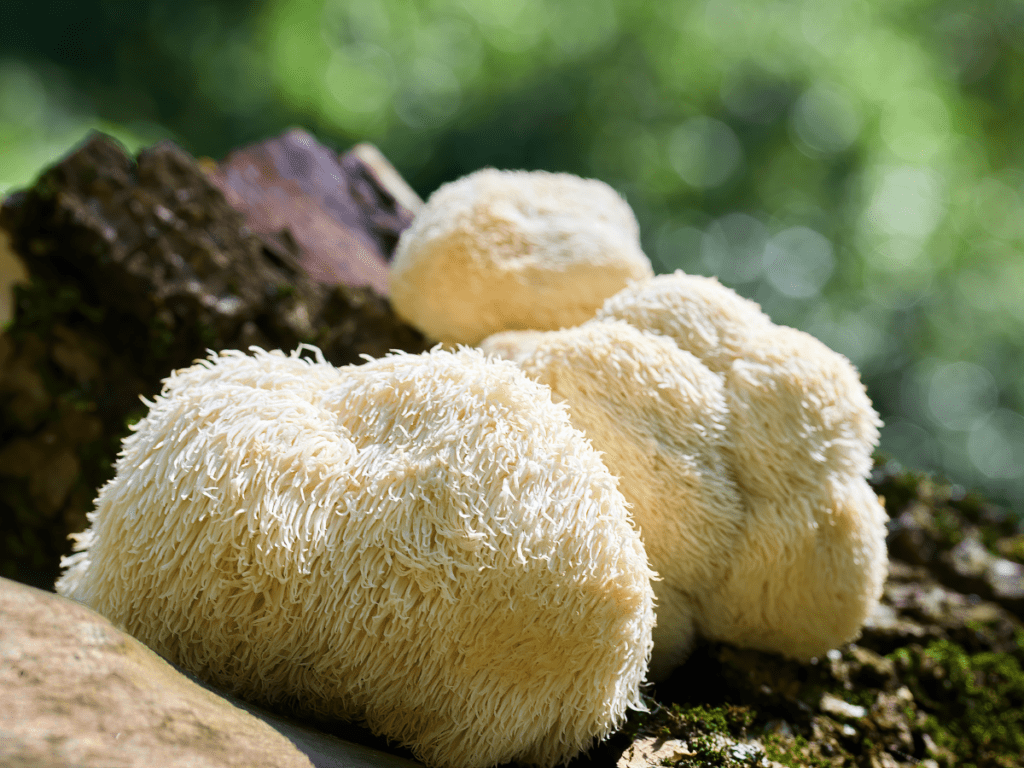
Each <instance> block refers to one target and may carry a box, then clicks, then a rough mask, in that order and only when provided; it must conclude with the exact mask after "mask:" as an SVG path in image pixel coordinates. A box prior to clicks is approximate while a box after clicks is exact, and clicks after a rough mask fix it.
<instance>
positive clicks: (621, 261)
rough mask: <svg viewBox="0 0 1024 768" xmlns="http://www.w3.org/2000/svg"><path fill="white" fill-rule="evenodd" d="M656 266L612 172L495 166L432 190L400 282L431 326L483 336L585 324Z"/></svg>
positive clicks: (395, 266)
mask: <svg viewBox="0 0 1024 768" xmlns="http://www.w3.org/2000/svg"><path fill="white" fill-rule="evenodd" d="M652 274H653V271H652V269H651V263H650V260H649V259H648V258H647V256H646V255H644V253H643V251H642V250H641V249H640V239H639V226H638V224H637V221H636V217H635V216H634V215H633V211H632V209H631V208H630V207H629V205H628V204H627V203H626V201H625V200H623V199H622V198H621V197H620V196H619V195H618V193H616V192H615V190H613V189H612V188H611V187H609V186H608V185H607V184H605V183H604V182H601V181H597V180H596V179H581V178H579V177H578V176H573V175H571V174H567V173H548V172H545V171H497V170H494V169H492V168H488V169H484V170H480V171H477V172H475V173H472V174H470V175H468V176H465V177H463V178H461V179H459V180H457V181H454V182H451V183H449V184H445V185H443V186H441V187H440V188H439V189H438V190H436V191H435V192H434V194H432V195H431V196H430V199H429V200H427V203H426V205H425V206H424V207H423V208H422V209H421V210H420V211H419V212H418V213H417V214H416V217H415V218H414V219H413V223H412V226H410V227H409V229H407V230H405V231H404V232H403V233H402V236H401V239H400V240H399V243H398V247H397V249H396V251H395V257H394V260H393V261H392V265H391V275H390V291H391V301H392V304H393V306H394V308H395V311H396V312H397V313H398V314H399V315H400V316H401V317H402V318H404V319H405V320H406V321H408V322H409V323H410V324H411V325H413V326H415V327H416V328H418V329H419V330H420V331H422V332H423V333H424V334H426V335H427V336H429V337H431V338H434V339H437V340H439V341H444V342H448V343H464V344H476V343H477V342H479V341H480V340H481V339H483V338H484V337H486V336H489V335H490V334H492V333H496V332H498V331H503V330H511V329H526V328H533V329H538V330H553V329H557V328H564V327H569V326H573V325H578V324H579V323H582V322H584V321H586V320H588V319H590V318H591V317H593V315H594V313H595V312H596V311H597V310H598V309H599V308H600V307H601V304H602V302H603V301H604V300H605V299H606V298H607V297H609V296H611V295H612V294H614V293H615V292H616V291H618V290H619V289H621V288H623V287H625V285H626V284H627V283H628V282H629V281H630V280H635V279H640V278H647V277H650V276H651V275H652Z"/></svg>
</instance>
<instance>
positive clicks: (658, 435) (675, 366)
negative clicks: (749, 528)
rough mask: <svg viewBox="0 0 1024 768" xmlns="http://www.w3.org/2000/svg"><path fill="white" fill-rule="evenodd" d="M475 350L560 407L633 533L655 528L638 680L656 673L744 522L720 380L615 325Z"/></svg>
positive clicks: (668, 346)
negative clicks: (646, 660)
mask: <svg viewBox="0 0 1024 768" xmlns="http://www.w3.org/2000/svg"><path fill="white" fill-rule="evenodd" d="M482 348H483V350H484V351H485V352H487V353H488V354H497V355H501V356H505V357H508V358H510V359H513V360H515V361H516V362H517V363H518V364H519V365H520V367H522V369H523V371H524V372H525V373H526V374H527V375H528V376H530V377H531V378H533V379H535V380H536V381H539V382H541V383H542V384H547V385H548V386H550V387H551V389H552V394H553V396H554V397H555V399H556V400H562V401H564V402H566V403H567V404H568V405H569V409H570V418H571V419H572V423H573V425H574V426H575V427H577V428H578V429H580V430H582V431H583V432H584V434H586V435H587V437H589V438H590V440H591V441H592V442H593V445H594V447H595V448H597V449H598V450H599V451H601V452H602V454H603V455H604V460H605V464H606V465H607V466H608V468H609V469H611V471H612V472H613V473H614V474H617V475H618V476H619V477H620V483H619V488H620V489H621V490H622V495H623V496H625V497H626V501H628V502H629V503H630V505H631V506H632V514H633V519H634V520H635V521H636V523H637V524H638V525H639V526H640V529H641V531H647V532H656V533H655V534H654V535H648V536H645V537H644V546H645V549H646V550H647V555H648V557H649V558H650V562H651V565H652V567H653V568H654V569H655V570H656V571H657V572H658V574H659V575H660V577H661V580H659V581H656V582H655V584H654V593H655V597H656V598H657V608H656V612H657V617H658V623H657V626H656V627H655V630H654V653H653V656H652V658H651V665H650V668H649V672H648V675H649V677H650V678H651V679H655V680H657V679H661V678H664V677H666V676H667V675H668V673H669V672H671V671H672V669H673V668H674V667H676V666H678V665H679V664H680V663H681V662H682V661H683V660H684V659H685V657H686V655H687V654H688V653H689V651H690V648H691V644H692V639H693V635H694V626H693V613H694V609H695V607H696V606H697V605H699V602H700V599H701V597H702V596H703V595H705V594H707V593H708V592H709V591H710V590H712V589H713V587H714V586H715V585H716V584H718V583H719V582H720V581H721V580H722V578H723V576H724V575H725V567H726V565H727V564H728V563H729V561H730V560H732V559H733V557H734V554H735V552H736V548H737V546H738V538H739V534H740V531H741V529H742V526H743V523H744V514H745V513H744V509H743V503H742V500H741V498H740V494H739V491H738V490H737V488H736V485H735V483H734V482H733V480H732V469H731V467H730V466H729V462H728V460H727V458H726V456H727V454H726V449H727V440H728V438H727V428H728V423H729V412H728V409H727V407H726V399H725V394H724V392H723V388H722V379H721V377H720V376H719V375H718V374H715V373H712V372H711V371H710V370H708V369H707V368H706V367H705V366H704V365H702V364H701V362H700V360H698V359H697V358H696V357H695V356H694V355H692V354H690V353H689V352H684V351H682V350H680V349H679V348H678V347H677V346H676V345H675V344H674V343H673V342H672V340H671V339H666V338H664V337H661V336H655V335H653V334H648V333H645V332H642V331H639V330H637V329H636V328H634V327H632V326H630V325H627V324H626V323H622V322H589V323H585V324H583V325H582V326H579V327H577V328H571V329H567V330H561V331H551V332H547V333H537V332H531V331H507V332H504V333H500V334H496V335H495V336H492V337H490V338H488V339H486V340H485V341H484V342H483V344H482Z"/></svg>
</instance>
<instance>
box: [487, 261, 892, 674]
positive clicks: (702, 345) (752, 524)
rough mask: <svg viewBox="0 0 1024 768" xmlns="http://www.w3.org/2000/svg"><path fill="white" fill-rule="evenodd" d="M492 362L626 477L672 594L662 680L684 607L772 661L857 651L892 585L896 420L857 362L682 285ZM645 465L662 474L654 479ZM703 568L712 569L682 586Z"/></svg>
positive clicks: (619, 301) (685, 280)
mask: <svg viewBox="0 0 1024 768" xmlns="http://www.w3.org/2000/svg"><path fill="white" fill-rule="evenodd" d="M622 324H628V325H630V326H633V327H634V328H635V329H636V330H637V333H638V334H639V335H633V336H630V335H629V334H627V333H625V332H623V331H622V330H621V328H620V326H621V325H622ZM641 331H642V332H643V333H642V334H640V332H641ZM642 336H647V337H648V338H653V339H657V340H658V342H659V343H660V344H662V345H665V344H668V345H669V346H670V347H671V348H672V350H674V354H669V353H668V352H664V351H663V352H661V353H658V354H653V353H652V347H653V345H652V343H651V341H647V340H642ZM610 339H615V342H614V344H613V345H612V346H613V347H615V349H616V350H617V351H615V352H614V353H612V352H611V351H610V349H611V347H609V341H608V340H610ZM482 346H483V348H484V349H485V350H487V351H488V352H490V353H492V354H496V355H500V356H503V357H506V358H509V359H511V360H514V361H515V362H516V363H517V364H519V365H520V366H521V367H522V368H523V369H524V370H525V371H526V372H527V373H528V374H529V375H531V376H533V377H535V378H537V379H538V380H540V381H543V382H544V383H546V384H548V385H549V386H551V388H552V390H553V392H554V393H555V395H556V397H558V398H559V399H561V400H563V401H565V402H566V403H567V404H568V405H569V408H570V414H571V418H572V419H573V422H574V423H575V424H576V425H577V426H579V427H580V428H581V429H582V430H583V431H584V432H586V433H587V435H588V436H589V437H591V439H592V440H593V441H594V445H595V446H596V447H597V448H598V449H599V450H601V451H602V452H603V453H604V457H605V461H606V463H607V464H608V467H609V469H610V470H611V471H612V473H613V474H616V475H619V476H620V477H622V478H623V486H622V487H623V492H624V494H625V495H626V498H627V500H628V501H629V502H630V503H631V505H632V506H633V513H634V515H635V516H636V520H637V523H638V525H639V526H640V528H641V530H642V532H643V535H644V539H645V542H646V544H647V552H648V555H649V556H650V558H651V565H652V567H654V568H655V570H656V571H658V572H659V573H660V574H661V575H662V576H663V577H664V579H665V583H664V584H662V585H658V586H656V591H657V592H658V596H659V607H658V612H659V616H658V620H659V627H658V628H656V630H655V638H656V641H655V649H654V656H653V658H652V666H651V672H652V675H653V676H654V677H659V676H664V675H665V674H666V673H667V672H668V671H670V669H671V667H672V666H673V665H675V664H676V663H678V661H679V660H681V658H682V655H683V654H682V651H683V649H684V648H685V647H686V646H687V645H688V644H689V639H690V638H689V634H687V632H686V630H685V627H684V624H683V623H682V622H680V620H679V614H680V612H681V610H682V609H681V608H677V607H675V606H674V603H675V602H680V603H681V602H682V601H684V600H687V599H688V600H690V601H691V602H692V605H691V609H690V612H691V615H692V621H693V627H694V629H695V630H696V631H697V632H699V633H700V634H702V635H703V636H705V637H708V638H710V639H716V640H724V641H728V642H732V643H735V644H737V645H741V646H746V647H750V648H756V649H759V650H768V651H776V652H779V653H782V654H785V655H788V656H793V657H797V658H810V657H813V656H818V655H821V654H823V653H825V652H826V651H828V650H829V649H831V648H834V647H836V646H838V645H841V644H842V643H844V642H846V641H848V640H850V639H852V638H853V637H855V636H856V635H857V633H858V632H859V630H860V627H861V625H862V624H863V622H864V620H865V619H866V618H867V616H868V615H869V613H870V612H871V610H872V609H873V608H874V606H875V605H876V604H877V602H878V598H879V596H880V595H881V590H882V585H883V582H884V580H885V573H886V568H887V557H886V551H885V521H886V515H885V511H884V508H883V506H882V504H881V502H880V500H879V499H878V497H877V496H876V495H875V494H874V493H873V492H872V491H871V489H870V487H869V486H868V484H867V475H868V472H869V470H870V467H871V452H872V450H873V448H874V446H875V445H876V444H877V441H878V427H879V426H880V422H879V419H878V415H877V414H876V413H875V411H874V409H873V408H872V407H871V402H870V400H869V399H868V397H867V394H866V392H865V390H864V386H863V384H862V383H861V382H860V379H859V377H858V375H857V372H856V370H855V369H854V368H853V366H852V365H851V364H850V363H849V361H848V360H846V358H844V357H843V356H842V355H839V354H837V353H835V352H833V351H832V350H830V349H829V348H828V347H826V346H825V345H824V344H822V343H821V342H820V341H818V340H817V339H815V338H813V337H812V336H810V335H808V334H806V333H803V332H801V331H798V330H795V329H792V328H786V327H782V326H777V325H775V324H774V323H772V322H771V320H770V319H769V318H768V317H767V316H766V315H765V314H764V313H762V312H761V310H760V308H759V307H758V306H757V305H756V304H754V303H753V302H750V301H747V300H746V299H743V298H741V297H740V296H738V295H737V294H736V293H734V292H733V291H731V290H729V289H727V288H725V287H723V286H722V285H720V284H719V283H718V281H717V280H714V279H713V278H703V277H695V276H691V275H685V274H683V273H681V272H677V273H676V274H673V275H661V276H658V277H656V278H653V279H651V280H647V281H639V282H636V283H633V284H631V285H630V286H629V287H627V288H625V289H623V290H622V291H620V292H618V293H617V294H615V295H614V296H612V297H611V298H609V299H608V300H607V302H606V303H605V305H604V306H603V308H602V309H601V310H600V311H599V312H598V313H597V315H596V316H595V318H594V319H593V320H591V321H589V322H587V323H585V324H584V325H582V326H580V327H578V328H575V329H571V330H566V331H560V332H548V333H537V332H509V333H502V334H497V335H495V336H494V337H492V338H489V339H487V340H485V341H484V342H483V345H482ZM662 349H664V346H663V347H662ZM673 377H675V380H676V381H678V380H679V377H682V378H683V379H688V380H689V381H690V382H691V386H692V384H693V383H695V382H704V383H703V384H702V385H701V386H699V387H697V390H698V391H700V392H702V393H703V395H702V398H703V399H701V398H696V399H694V398H692V396H691V400H689V401H686V402H685V404H684V402H683V401H680V400H679V399H678V397H679V396H678V395H677V396H676V399H675V400H674V401H672V402H669V398H668V397H667V393H669V392H670V391H678V392H685V391H686V390H684V389H680V388H679V385H678V384H672V385H669V384H667V382H669V381H671V380H673ZM712 393H713V394H712ZM624 404H625V405H624ZM655 404H658V407H655ZM595 414H597V415H596V416H595ZM605 419H607V420H608V421H609V422H610V423H612V424H619V425H622V424H625V423H628V424H629V427H628V428H625V427H621V426H620V427H619V428H618V429H617V430H613V429H610V428H609V427H608V426H607V425H606V424H605V423H604V420H605ZM668 424H672V425H673V426H674V428H675V433H674V434H673V433H672V432H671V431H669V430H668V429H667V428H666V425H668ZM680 434H687V437H686V439H685V440H679V439H678V437H677V435H680ZM669 451H672V452H674V453H675V458H674V460H673V461H672V462H669V461H667V460H666V459H665V458H664V457H665V456H667V455H668V452H669ZM645 454H646V455H647V456H648V459H647V460H648V462H649V464H650V466H652V467H655V468H656V469H655V470H654V471H649V472H644V471H641V469H639V468H638V464H637V459H636V457H637V456H643V455H645ZM693 477H696V478H699V482H695V481H694V480H692V479H689V478H693ZM627 478H628V479H627ZM670 478H671V479H670ZM671 483H674V484H675V485H674V486H673V489H674V490H673V491H671V492H670V491H668V490H667V489H666V488H667V486H668V485H669V484H671ZM712 489H714V491H715V492H714V493H713V494H712V493H711V490H712ZM725 533H728V535H724V534H725ZM695 552H698V553H701V552H702V553H703V554H701V555H698V558H699V557H705V558H707V561H708V562H707V563H706V564H704V569H703V570H701V569H700V568H695V567H693V566H688V567H689V573H687V572H684V571H682V570H681V568H680V563H681V562H682V563H689V562H690V561H691V559H692V558H693V557H694V554H693V553H695ZM712 566H713V567H714V568H713V570H711V567H712ZM667 596H671V597H670V599H666V597H667ZM671 598H675V600H673V599H671ZM669 606H672V607H669ZM663 609H668V614H669V616H668V620H667V622H666V620H665V619H664V618H663V617H662V611H663ZM677 627H679V629H678V630H677ZM667 634H670V635H671V637H670V638H669V639H668V640H667V641H666V635H667Z"/></svg>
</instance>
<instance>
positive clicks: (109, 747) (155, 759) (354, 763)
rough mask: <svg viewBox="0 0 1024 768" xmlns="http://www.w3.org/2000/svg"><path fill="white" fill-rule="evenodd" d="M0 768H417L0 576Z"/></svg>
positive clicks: (72, 605)
mask: <svg viewBox="0 0 1024 768" xmlns="http://www.w3.org/2000/svg"><path fill="white" fill-rule="evenodd" d="M0 764H3V765H5V766H12V768H13V767H14V766H33V768H49V767H50V766H53V768H58V766H68V765H75V766H97V767H98V766H119V767H121V766H125V767H127V766H146V767H147V768H148V766H185V765H188V766H196V768H205V767H206V766H209V767H210V768H214V767H216V768H222V767H225V766H240V767H241V766H245V767H246V768H250V767H251V768H263V767H266V768H270V767H271V766H273V767H274V768H292V767H293V766H294V768H300V766H301V767H303V768H309V766H317V767H320V766H323V767H324V768H413V767H414V766H415V765H416V764H415V763H412V762H410V761H408V760H405V759H403V758H400V757H397V756H394V755H389V754H387V753H384V752H380V751H378V750H374V749H371V748H369V747H365V746H362V745H358V744H353V743H351V742H347V741H343V740H341V739H338V738H335V737H334V736H330V735H328V734H325V733H322V732H319V731H317V730H315V729H313V728H310V727H308V726H304V725H301V724H298V723H296V722H294V721H290V720H288V719H285V718H282V717H278V716H276V715H272V714H270V713H268V712H265V711H263V710H261V709H259V708H257V707H254V706H251V705H248V704H244V703H242V702H241V701H239V700H237V699H234V698H232V697H229V696H224V695H221V694H218V693H217V692H215V691H213V690H211V689H208V688H206V687H204V686H202V685H201V684H199V683H197V682H196V681H195V680H193V679H191V678H189V677H188V676H186V675H185V674H183V673H181V672H179V671H177V670H176V669H175V668H174V667H172V666H171V665H170V664H168V663H167V662H166V661H164V660H163V659H161V658H160V657H159V656H157V655H156V654H154V653H153V652H152V651H150V650H149V649H148V648H146V647H145V646H143V645H142V644H141V643H139V642H138V641H136V640H135V639H134V638H132V637H130V636H129V635H126V634H125V633H123V632H121V631H119V630H118V629H117V628H115V627H114V626H113V625H112V624H110V622H108V621H107V620H106V619H104V618H103V617H101V616H100V615H99V614H97V613H94V612H93V611H91V610H89V609H88V608H86V607H84V606H82V605H79V604H77V603H73V602H71V601H69V600H65V599H64V598H62V597H58V596H57V595H53V594H49V593H46V592H42V591H40V590H37V589H33V588H32V587H27V586H24V585H22V584H18V583H16V582H12V581H9V580H7V579H0Z"/></svg>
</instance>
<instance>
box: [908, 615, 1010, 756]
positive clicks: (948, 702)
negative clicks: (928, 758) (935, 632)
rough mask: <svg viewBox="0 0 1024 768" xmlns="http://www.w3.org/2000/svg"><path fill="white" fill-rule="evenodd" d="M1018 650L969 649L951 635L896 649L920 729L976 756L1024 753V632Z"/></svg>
mask: <svg viewBox="0 0 1024 768" xmlns="http://www.w3.org/2000/svg"><path fill="white" fill-rule="evenodd" d="M1017 640H1018V652H1017V653H1012V654H1010V653H992V652H982V653H977V654H973V655H972V654H969V653H968V652H967V651H965V650H964V649H963V648H962V647H961V646H959V645H957V644H956V643H953V642H951V641H949V640H935V641H933V642H932V643H930V644H929V645H928V646H927V647H926V648H921V647H920V646H909V647H906V648H899V649H897V650H896V651H894V652H893V653H892V654H891V655H890V658H892V659H893V661H894V662H896V664H898V665H899V666H900V667H901V669H902V670H903V671H904V678H905V679H906V681H907V685H908V686H909V687H910V689H911V692H912V693H913V694H914V698H915V699H916V700H917V702H918V705H919V706H920V707H921V708H922V709H923V710H924V711H925V712H926V713H927V717H926V719H925V721H924V724H923V729H924V731H925V732H926V733H928V734H929V735H930V736H931V737H932V738H933V739H934V740H935V743H936V744H938V745H939V746H940V747H944V748H946V749H948V750H950V751H951V752H952V753H954V754H955V755H958V756H960V757H961V758H964V757H969V758H970V759H973V760H974V761H975V762H973V763H961V765H963V766H968V765H977V766H1004V765H1005V766H1009V765H1016V764H1017V760H1019V756H1020V755H1021V754H1024V670H1022V669H1021V657H1022V656H1024V643H1022V642H1021V641H1022V640H1024V633H1022V632H1021V631H1018V636H1017Z"/></svg>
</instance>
